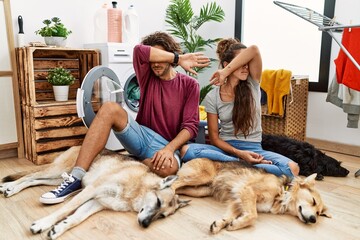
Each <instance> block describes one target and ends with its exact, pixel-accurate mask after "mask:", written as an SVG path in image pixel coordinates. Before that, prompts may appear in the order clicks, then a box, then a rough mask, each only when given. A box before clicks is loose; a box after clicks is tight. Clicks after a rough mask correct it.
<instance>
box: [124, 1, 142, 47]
mask: <svg viewBox="0 0 360 240" xmlns="http://www.w3.org/2000/svg"><path fill="white" fill-rule="evenodd" d="M124 22H125V24H124V32H125V36H126V42H127V43H129V44H131V45H136V44H138V43H139V42H140V25H139V15H138V14H137V12H136V10H135V8H134V5H130V6H129V8H128V10H127V11H126V14H125V18H124Z"/></svg>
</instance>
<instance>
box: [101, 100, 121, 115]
mask: <svg viewBox="0 0 360 240" xmlns="http://www.w3.org/2000/svg"><path fill="white" fill-rule="evenodd" d="M123 111H125V110H124V109H123V108H122V107H121V105H120V104H118V103H116V102H105V103H103V105H102V106H101V107H100V109H99V111H98V115H99V116H101V115H109V116H114V115H118V114H122V113H123Z"/></svg>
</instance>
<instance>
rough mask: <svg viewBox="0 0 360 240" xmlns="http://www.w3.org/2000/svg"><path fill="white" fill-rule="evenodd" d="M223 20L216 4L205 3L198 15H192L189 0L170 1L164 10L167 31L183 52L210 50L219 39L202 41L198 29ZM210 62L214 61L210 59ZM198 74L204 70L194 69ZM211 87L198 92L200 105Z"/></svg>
mask: <svg viewBox="0 0 360 240" xmlns="http://www.w3.org/2000/svg"><path fill="white" fill-rule="evenodd" d="M224 19H225V12H224V10H223V9H222V8H221V6H219V5H217V4H216V2H213V3H210V4H209V3H207V4H206V5H204V6H202V7H201V9H200V14H199V15H198V16H197V15H195V14H194V11H193V9H192V6H191V3H190V0H171V4H170V5H169V6H168V7H167V9H166V16H165V22H166V23H167V24H168V25H169V26H170V28H169V29H167V30H168V31H169V32H170V33H171V34H172V35H174V36H175V37H177V38H179V39H180V44H181V47H182V50H183V52H185V53H186V52H188V53H189V52H200V51H204V50H205V47H210V48H212V47H213V46H214V45H215V43H216V42H218V41H219V40H220V39H221V38H215V39H204V38H203V37H202V36H200V35H199V34H198V32H197V31H198V30H199V28H200V27H201V26H202V25H203V24H204V23H207V22H210V21H215V22H222V21H223V20H224ZM210 60H211V61H212V62H213V61H216V60H215V59H210ZM194 70H195V71H196V72H198V73H200V72H201V71H203V70H204V68H194ZM212 88H213V87H212V86H211V85H206V86H204V87H202V88H201V91H200V103H201V102H202V101H203V100H204V98H205V96H206V94H207V93H208V92H209V91H210V90H211V89H212Z"/></svg>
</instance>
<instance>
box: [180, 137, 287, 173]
mask: <svg viewBox="0 0 360 240" xmlns="http://www.w3.org/2000/svg"><path fill="white" fill-rule="evenodd" d="M226 142H227V143H228V144H230V145H231V146H233V147H234V148H236V149H239V150H244V151H252V152H255V153H257V154H260V155H261V156H263V157H264V159H265V160H269V161H271V162H272V164H262V163H260V164H255V165H254V166H255V167H258V168H262V169H264V170H265V171H266V172H268V173H272V174H274V175H276V176H281V175H286V176H288V177H290V178H293V177H294V175H293V173H292V172H291V169H290V167H289V162H291V161H292V160H291V159H289V158H287V157H285V156H283V155H281V154H278V153H275V152H270V151H266V150H264V149H263V148H262V146H261V143H260V142H245V141H240V140H229V141H226ZM188 146H189V148H188V150H187V151H186V153H185V154H184V156H183V157H182V159H181V160H182V162H184V163H185V162H188V161H190V160H192V159H194V158H209V159H210V160H216V161H223V162H228V161H238V160H239V158H237V157H234V156H231V155H229V154H228V153H226V152H225V151H223V150H221V149H220V148H218V147H215V146H212V145H209V144H199V143H191V144H188Z"/></svg>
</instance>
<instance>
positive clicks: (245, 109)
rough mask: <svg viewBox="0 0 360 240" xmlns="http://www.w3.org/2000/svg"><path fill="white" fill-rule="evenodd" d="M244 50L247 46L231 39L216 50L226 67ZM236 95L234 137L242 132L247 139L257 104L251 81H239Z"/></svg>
mask: <svg viewBox="0 0 360 240" xmlns="http://www.w3.org/2000/svg"><path fill="white" fill-rule="evenodd" d="M243 48H246V46H245V45H244V44H242V43H240V41H239V40H237V39H233V38H229V39H223V40H221V41H220V42H219V43H218V46H217V50H216V53H217V54H218V57H219V59H220V64H221V66H222V67H224V62H227V63H230V62H231V60H233V59H234V57H235V56H236V53H237V51H238V50H240V49H243ZM234 94H235V99H234V108H233V114H232V121H233V124H234V135H235V136H236V135H237V134H238V133H239V132H240V131H241V132H242V133H243V135H244V136H245V138H246V136H248V135H249V133H250V130H251V129H252V128H253V127H254V117H255V102H254V97H253V95H252V93H251V88H250V86H249V81H248V80H246V81H239V83H238V85H236V87H235V90H234Z"/></svg>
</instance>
